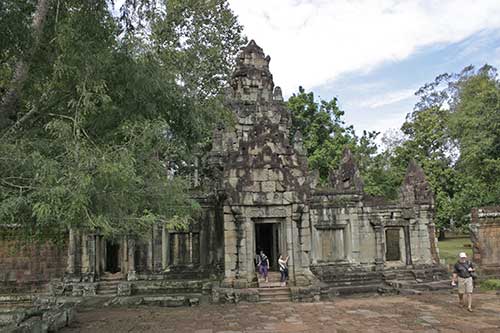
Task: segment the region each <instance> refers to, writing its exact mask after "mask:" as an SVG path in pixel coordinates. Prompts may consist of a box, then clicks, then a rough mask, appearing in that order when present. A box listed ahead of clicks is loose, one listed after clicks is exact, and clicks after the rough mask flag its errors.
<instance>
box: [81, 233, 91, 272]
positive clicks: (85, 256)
mask: <svg viewBox="0 0 500 333" xmlns="http://www.w3.org/2000/svg"><path fill="white" fill-rule="evenodd" d="M81 239H82V273H85V274H88V273H90V258H89V248H88V243H89V238H88V235H87V234H86V233H82V235H81Z"/></svg>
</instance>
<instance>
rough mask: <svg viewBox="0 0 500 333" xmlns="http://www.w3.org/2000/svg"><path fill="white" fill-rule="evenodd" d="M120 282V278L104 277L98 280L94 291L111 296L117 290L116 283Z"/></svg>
mask: <svg viewBox="0 0 500 333" xmlns="http://www.w3.org/2000/svg"><path fill="white" fill-rule="evenodd" d="M121 282H122V280H116V279H112V280H111V279H107V280H106V279H104V280H102V279H101V281H99V284H98V286H97V290H96V293H97V295H105V296H113V295H116V294H117V292H118V285H119V284H120V283H121Z"/></svg>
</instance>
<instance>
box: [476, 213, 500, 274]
mask: <svg viewBox="0 0 500 333" xmlns="http://www.w3.org/2000/svg"><path fill="white" fill-rule="evenodd" d="M471 217H472V221H471V226H470V230H471V239H472V243H473V260H474V263H476V264H477V265H478V266H479V268H480V270H481V272H480V273H481V277H482V278H485V277H487V276H494V277H497V278H498V277H500V206H495V207H481V208H474V209H472V212H471Z"/></svg>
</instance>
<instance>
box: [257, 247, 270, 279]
mask: <svg viewBox="0 0 500 333" xmlns="http://www.w3.org/2000/svg"><path fill="white" fill-rule="evenodd" d="M268 272H269V259H268V258H267V256H266V255H265V254H264V251H262V250H261V251H260V255H259V273H260V276H261V277H263V278H264V279H265V280H266V282H268V278H267V274H268Z"/></svg>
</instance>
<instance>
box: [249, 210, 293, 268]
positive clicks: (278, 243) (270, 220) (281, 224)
mask: <svg viewBox="0 0 500 333" xmlns="http://www.w3.org/2000/svg"><path fill="white" fill-rule="evenodd" d="M285 221H286V220H285V218H279V217H278V218H277V217H258V218H252V222H253V237H252V238H253V239H252V253H253V254H254V255H253V256H252V261H253V258H254V257H255V254H256V253H257V224H272V241H273V245H272V252H274V253H271V256H272V257H273V259H275V260H274V261H273V262H272V263H270V265H269V266H270V267H273V268H275V269H276V270H277V269H278V257H279V255H280V253H282V252H283V251H284V249H286V248H287V246H286V223H285ZM276 238H277V239H276ZM254 266H255V265H254Z"/></svg>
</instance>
